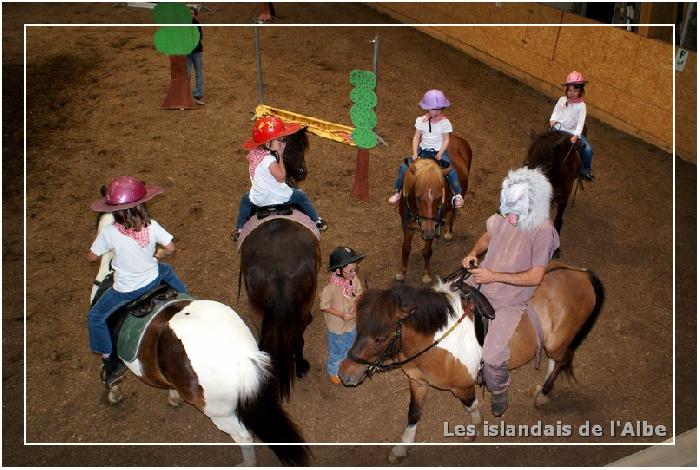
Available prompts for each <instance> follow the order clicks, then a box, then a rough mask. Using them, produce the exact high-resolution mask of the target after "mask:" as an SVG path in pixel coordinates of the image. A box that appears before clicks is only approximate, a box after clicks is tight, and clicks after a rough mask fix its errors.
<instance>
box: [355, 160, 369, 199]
mask: <svg viewBox="0 0 700 470" xmlns="http://www.w3.org/2000/svg"><path fill="white" fill-rule="evenodd" d="M352 197H354V198H355V199H359V200H361V201H364V202H369V149H363V148H359V147H358V148H357V159H356V160H355V181H354V183H353V185H352Z"/></svg>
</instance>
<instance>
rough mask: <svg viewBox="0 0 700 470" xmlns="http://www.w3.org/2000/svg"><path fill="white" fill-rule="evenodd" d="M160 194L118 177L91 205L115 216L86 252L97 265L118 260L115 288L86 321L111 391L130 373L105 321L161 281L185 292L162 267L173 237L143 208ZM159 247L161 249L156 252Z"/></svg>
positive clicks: (130, 178)
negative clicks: (107, 255)
mask: <svg viewBox="0 0 700 470" xmlns="http://www.w3.org/2000/svg"><path fill="white" fill-rule="evenodd" d="M162 192H163V189H162V188H160V187H158V186H146V185H145V184H144V182H143V181H141V180H139V179H137V178H134V177H133V176H120V177H119V178H117V179H115V180H114V181H112V182H111V183H110V184H109V186H108V187H107V190H106V193H105V196H104V198H102V199H101V200H99V201H95V202H93V203H92V204H91V205H90V207H91V208H92V210H94V211H97V212H111V213H112V215H113V216H114V223H113V224H112V225H107V226H105V227H102V228H101V229H100V231H99V232H98V234H97V238H96V239H95V241H94V242H93V243H92V246H91V247H90V250H89V251H88V253H87V259H88V261H97V260H99V259H100V257H101V256H102V255H104V254H105V253H108V252H110V251H111V252H112V254H113V256H114V257H113V259H112V268H113V269H114V284H113V285H112V287H110V288H109V289H107V290H106V291H105V292H104V294H103V295H102V297H100V298H99V299H98V300H97V302H95V304H94V305H93V306H92V307H91V308H90V311H89V312H88V317H87V323H88V332H89V335H90V350H91V351H92V352H94V353H97V354H101V355H102V362H103V374H104V376H103V383H104V384H105V385H106V386H107V387H109V386H111V385H113V384H114V383H116V382H118V381H119V380H120V379H121V378H122V377H123V376H124V374H125V373H126V367H125V366H124V363H123V362H122V361H121V360H120V359H119V357H117V355H116V354H113V353H112V338H111V337H110V334H109V328H108V327H107V318H109V316H110V315H111V314H112V313H114V312H116V311H117V309H118V308H119V307H121V306H123V305H125V304H127V303H128V302H130V301H132V300H135V299H137V298H139V297H141V296H142V295H143V294H145V293H147V292H149V291H151V290H153V289H155V288H156V287H158V286H159V285H160V283H161V282H165V283H167V284H168V285H170V287H172V288H173V289H175V290H176V291H178V292H187V289H186V288H185V285H184V284H183V283H182V281H181V280H180V278H179V277H178V276H177V274H175V271H173V268H172V267H171V266H170V265H169V264H166V263H159V262H158V261H159V260H161V259H163V258H165V257H167V256H169V255H171V254H172V253H173V252H174V251H175V244H174V243H173V241H172V240H173V236H172V235H170V234H169V233H168V232H167V231H166V230H165V229H164V228H163V227H161V226H160V224H159V223H158V222H156V221H155V220H154V219H151V217H150V216H149V214H148V211H147V210H146V206H145V203H146V201H148V200H149V199H151V198H152V197H154V196H156V195H158V194H160V193H162ZM156 245H161V247H162V248H159V249H158V251H157V252H156Z"/></svg>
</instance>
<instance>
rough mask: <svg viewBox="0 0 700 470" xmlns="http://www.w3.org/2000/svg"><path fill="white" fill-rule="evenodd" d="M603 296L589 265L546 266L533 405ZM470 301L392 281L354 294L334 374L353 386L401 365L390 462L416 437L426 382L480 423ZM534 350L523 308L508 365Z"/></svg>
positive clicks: (568, 358) (563, 366)
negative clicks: (347, 338) (541, 362)
mask: <svg viewBox="0 0 700 470" xmlns="http://www.w3.org/2000/svg"><path fill="white" fill-rule="evenodd" d="M458 282H459V281H458ZM455 289H458V288H456V287H455ZM603 301H604V290H603V286H602V284H601V283H600V280H599V279H598V278H597V277H596V276H595V275H594V274H593V273H592V272H590V271H588V270H585V269H579V268H573V267H569V266H565V265H562V264H558V263H550V265H549V266H548V267H547V273H546V274H545V277H544V281H543V282H542V284H541V285H540V286H539V287H538V288H537V289H536V291H535V295H534V299H533V303H534V307H535V311H536V312H537V316H538V318H539V320H540V323H541V325H542V330H543V334H544V341H543V346H544V350H545V352H546V354H547V356H548V357H549V361H548V367H547V375H546V379H545V382H544V384H543V385H541V386H539V387H538V391H537V396H536V398H535V404H536V406H541V405H543V404H544V403H546V402H547V401H548V400H549V397H548V394H549V392H550V391H551V390H552V386H553V384H554V380H555V379H556V378H557V376H558V375H559V373H560V372H561V371H567V372H569V373H570V374H571V375H572V376H573V362H572V361H573V354H574V351H575V349H576V348H577V346H578V345H579V344H580V343H581V341H582V340H583V338H585V336H586V335H587V334H588V331H589V330H590V329H591V327H592V326H593V323H594V321H595V319H596V317H597V316H598V313H599V312H600V310H601V308H602V305H603ZM471 307H472V300H467V299H465V298H464V297H462V296H460V295H459V294H458V293H457V292H455V291H453V290H452V288H451V287H450V286H449V285H447V284H442V283H440V284H438V285H437V286H435V287H421V288H414V287H409V286H406V285H402V284H396V285H394V286H393V287H391V288H390V289H384V290H382V289H369V290H367V291H366V292H365V293H364V294H362V296H361V297H360V298H359V299H358V301H357V339H356V341H355V344H354V345H353V347H352V349H351V350H350V352H349V353H348V357H347V359H345V360H344V361H343V362H342V363H341V365H340V370H339V374H338V375H339V376H340V378H341V380H342V381H343V383H344V384H345V385H350V386H356V385H359V384H360V383H362V381H363V380H364V379H365V378H366V377H368V376H369V375H371V374H372V373H374V372H382V371H384V370H391V369H394V368H396V367H401V368H402V369H403V372H404V373H405V374H406V376H407V377H408V380H409V386H410V391H411V401H410V404H409V409H408V425H407V427H406V429H405V430H404V433H403V436H402V439H401V442H402V443H403V445H398V446H395V447H394V448H393V449H392V451H391V453H390V454H389V461H390V462H391V463H397V462H398V461H400V460H401V459H402V458H403V457H405V456H406V455H407V451H408V449H407V445H408V444H411V443H413V442H414V441H415V435H416V426H417V424H418V421H419V420H420V418H421V414H422V411H423V402H424V400H425V398H426V396H427V394H428V390H429V386H431V385H432V386H433V387H435V388H438V389H440V390H449V391H450V392H452V394H453V395H454V396H455V397H457V398H458V399H459V400H460V401H461V402H462V405H463V406H464V408H465V410H466V411H467V413H468V414H469V416H470V419H471V422H472V424H474V425H477V429H478V428H479V425H480V423H481V413H480V412H479V408H478V400H477V399H476V395H475V381H476V377H477V373H478V368H479V363H480V360H481V346H480V345H479V343H478V342H477V337H476V335H475V327H474V322H473V317H472V313H471V311H472V308H471ZM465 312H466V313H465ZM536 349H537V340H536V336H535V332H534V329H533V327H532V326H531V324H530V322H529V320H528V319H527V315H523V316H522V320H521V322H520V324H519V325H518V328H517V330H516V332H515V334H514V336H513V338H512V339H511V342H510V351H511V352H510V359H509V364H508V366H509V368H510V369H515V368H518V367H520V366H522V365H524V364H526V363H528V362H529V361H531V360H532V359H533V358H534V357H535V353H536ZM472 437H473V436H472Z"/></svg>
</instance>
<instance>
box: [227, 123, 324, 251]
mask: <svg viewBox="0 0 700 470" xmlns="http://www.w3.org/2000/svg"><path fill="white" fill-rule="evenodd" d="M300 129H301V127H300V126H299V124H294V123H285V122H284V121H283V120H281V119H280V118H278V117H277V116H265V117H261V118H258V119H257V120H256V121H255V124H254V125H253V134H252V136H251V137H250V139H248V140H247V141H246V142H245V143H244V144H243V148H244V149H246V150H249V151H250V152H249V153H248V156H247V157H246V158H247V159H248V162H249V165H248V173H249V174H250V181H251V183H252V186H251V188H250V191H249V192H247V193H245V194H244V195H243V197H241V202H240V207H239V209H238V218H237V219H236V229H235V230H234V232H233V233H232V234H231V238H232V239H233V240H238V237H239V235H240V233H241V229H242V228H243V225H244V224H245V222H246V220H248V219H249V218H250V216H251V215H252V213H253V206H252V205H253V204H255V205H256V206H258V207H264V206H273V205H278V204H295V205H297V206H299V207H300V208H301V210H302V211H303V212H304V213H305V214H306V215H308V216H309V218H310V219H311V220H312V221H314V222H315V223H316V228H318V229H319V230H320V231H321V232H323V231H324V230H327V229H328V224H327V223H326V221H325V220H323V219H322V218H321V217H319V216H318V213H317V212H316V209H315V208H314V206H313V204H312V203H311V200H310V199H309V196H307V195H306V193H305V192H304V191H302V190H301V189H297V188H292V187H291V186H289V185H288V184H287V183H286V181H285V180H286V178H287V172H286V169H285V167H284V149H285V147H286V143H285V141H284V137H286V136H288V135H292V134H294V133H296V132H298V131H299V130H300Z"/></svg>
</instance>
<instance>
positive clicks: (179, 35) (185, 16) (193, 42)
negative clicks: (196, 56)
mask: <svg viewBox="0 0 700 470" xmlns="http://www.w3.org/2000/svg"><path fill="white" fill-rule="evenodd" d="M153 19H154V20H155V22H156V23H158V24H188V23H192V16H191V15H190V9H189V7H188V6H187V5H185V4H184V3H159V4H158V5H156V7H155V8H154V9H153ZM154 42H155V45H156V49H158V50H159V51H160V52H162V53H163V54H167V55H187V54H189V53H190V52H192V49H194V48H195V47H197V43H198V42H199V31H198V30H197V27H196V26H161V27H160V28H158V31H156V33H155V35H154Z"/></svg>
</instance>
